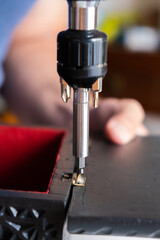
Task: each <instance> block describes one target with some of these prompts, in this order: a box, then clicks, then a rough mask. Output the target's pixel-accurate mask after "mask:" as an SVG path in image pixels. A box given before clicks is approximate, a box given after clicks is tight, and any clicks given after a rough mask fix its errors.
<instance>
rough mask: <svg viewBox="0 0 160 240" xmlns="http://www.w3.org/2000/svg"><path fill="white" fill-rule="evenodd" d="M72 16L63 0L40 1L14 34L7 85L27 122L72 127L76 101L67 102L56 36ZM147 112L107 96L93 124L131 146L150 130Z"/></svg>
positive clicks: (132, 102) (15, 108)
mask: <svg viewBox="0 0 160 240" xmlns="http://www.w3.org/2000/svg"><path fill="white" fill-rule="evenodd" d="M55 2H56V4H55ZM44 9H45V11H44ZM62 16H63V18H62ZM66 19H67V8H66V6H65V5H64V4H63V1H53V0H39V1H38V2H37V4H36V5H35V6H34V7H33V9H32V10H31V11H30V12H29V13H28V15H27V16H26V18H25V19H24V20H23V21H22V22H21V24H20V25H19V26H18V28H17V29H16V30H15V32H14V35H13V37H12V41H11V46H10V49H9V52H8V56H7V59H6V63H5V69H6V81H5V86H4V88H5V93H6V97H7V100H8V104H9V106H10V108H11V109H12V110H13V111H14V112H15V113H16V114H17V116H18V117H19V119H20V120H21V122H25V123H27V124H29V123H31V124H44V125H51V126H54V127H66V128H70V127H72V101H71V100H70V101H69V102H68V103H67V104H64V103H63V102H62V100H61V97H60V83H59V76H58V75H57V72H56V55H57V53H56V51H57V50H56V37H57V33H58V32H60V31H61V30H63V29H65V28H66V27H65V26H64V25H65V22H66ZM57 22H58V24H57ZM144 115H145V114H144V111H143V108H142V106H141V105H140V104H139V103H138V102H137V101H135V100H131V99H124V100H118V99H104V100H101V101H100V105H99V108H98V109H94V110H91V112H90V126H91V130H92V131H101V132H104V133H105V135H106V137H107V138H108V139H110V140H111V141H112V142H114V143H116V144H126V143H128V142H129V141H131V140H132V139H133V138H134V137H135V136H136V135H142V136H143V135H147V134H148V132H147V130H146V128H145V127H144V125H143V120H144Z"/></svg>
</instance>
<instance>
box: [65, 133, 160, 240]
mask: <svg viewBox="0 0 160 240" xmlns="http://www.w3.org/2000/svg"><path fill="white" fill-rule="evenodd" d="M94 139H95V140H92V145H91V148H90V155H89V158H88V159H87V167H86V175H87V182H86V186H85V188H78V187H75V188H74V189H73V195H72V200H71V205H70V209H69V215H68V229H69V232H71V233H79V234H102V235H103V234H105V235H127V236H149V237H160V230H159V229H160V137H147V138H136V139H135V140H134V141H133V142H131V143H130V144H128V145H126V146H123V147H119V146H114V145H112V144H110V143H107V141H105V140H104V139H103V138H101V137H96V138H94Z"/></svg>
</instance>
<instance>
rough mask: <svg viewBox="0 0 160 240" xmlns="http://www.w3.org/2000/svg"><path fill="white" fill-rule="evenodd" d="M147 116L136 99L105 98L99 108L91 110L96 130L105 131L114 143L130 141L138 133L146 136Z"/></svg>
mask: <svg viewBox="0 0 160 240" xmlns="http://www.w3.org/2000/svg"><path fill="white" fill-rule="evenodd" d="M144 117H145V113H144V110H143V108H142V106H141V104H140V103H139V102H138V101H136V100H134V99H122V100H119V99H114V98H109V99H104V100H101V101H100V106H99V108H98V109H95V110H92V111H91V116H90V121H91V122H90V124H91V129H92V130H94V131H102V130H103V131H104V133H105V136H106V137H107V138H108V139H109V140H110V141H112V142H113V143H116V144H119V145H123V144H127V143H129V142H130V141H131V140H133V139H134V138H135V137H136V136H137V135H139V136H146V135H148V130H147V129H146V127H145V126H144V124H143V120H144Z"/></svg>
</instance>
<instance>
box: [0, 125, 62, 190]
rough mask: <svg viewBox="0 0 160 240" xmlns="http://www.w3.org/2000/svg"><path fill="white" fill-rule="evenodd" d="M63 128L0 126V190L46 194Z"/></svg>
mask: <svg viewBox="0 0 160 240" xmlns="http://www.w3.org/2000/svg"><path fill="white" fill-rule="evenodd" d="M64 136H65V132H64V131H60V130H53V129H48V128H45V129H44V128H43V129H41V128H26V127H8V126H0V189H9V190H18V191H29V192H41V193H48V192H49V187H50V184H51V180H52V177H53V175H54V171H55V166H56V162H57V161H58V159H59V151H60V147H61V145H62V140H63V138H64Z"/></svg>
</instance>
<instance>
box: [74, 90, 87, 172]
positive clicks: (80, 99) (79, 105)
mask: <svg viewBox="0 0 160 240" xmlns="http://www.w3.org/2000/svg"><path fill="white" fill-rule="evenodd" d="M88 146H89V90H88V89H85V88H77V89H74V101H73V155H74V156H75V159H76V170H77V171H78V172H79V173H83V169H84V167H85V158H86V157H87V156H88V152H89V150H88Z"/></svg>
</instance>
